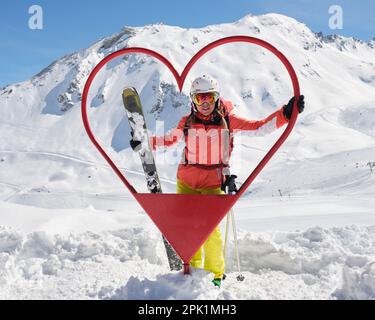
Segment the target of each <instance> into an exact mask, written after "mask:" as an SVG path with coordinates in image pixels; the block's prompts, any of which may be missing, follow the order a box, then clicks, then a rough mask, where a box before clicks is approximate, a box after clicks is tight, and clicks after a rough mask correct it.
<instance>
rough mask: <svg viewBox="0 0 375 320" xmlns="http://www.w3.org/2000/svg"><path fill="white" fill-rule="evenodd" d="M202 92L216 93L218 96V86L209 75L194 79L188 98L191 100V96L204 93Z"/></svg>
mask: <svg viewBox="0 0 375 320" xmlns="http://www.w3.org/2000/svg"><path fill="white" fill-rule="evenodd" d="M204 92H217V93H218V94H220V91H219V86H218V84H217V81H216V80H215V79H214V78H212V77H211V76H209V75H206V74H204V75H203V76H201V77H198V78H196V79H195V80H194V81H193V82H192V84H191V88H190V97H191V98H192V97H193V95H195V94H197V93H204Z"/></svg>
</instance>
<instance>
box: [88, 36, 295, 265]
mask: <svg viewBox="0 0 375 320" xmlns="http://www.w3.org/2000/svg"><path fill="white" fill-rule="evenodd" d="M233 42H247V43H251V44H256V45H259V46H261V47H263V48H265V49H267V50H269V51H271V52H272V53H273V54H274V55H276V56H277V57H278V58H279V59H280V61H281V62H282V63H283V65H284V66H285V67H286V69H287V71H288V73H289V76H290V78H291V80H292V84H293V90H294V96H295V97H296V100H295V103H294V106H293V112H292V116H291V119H290V120H289V123H288V125H287V127H286V128H285V130H284V132H283V133H282V135H281V136H280V138H279V139H278V140H277V141H276V143H275V144H274V145H273V146H272V148H271V149H270V150H269V151H268V153H267V154H266V155H265V156H264V158H263V159H262V160H261V161H260V163H259V164H258V166H257V167H256V168H255V169H254V170H253V172H252V173H251V174H250V175H249V177H248V178H247V179H246V180H245V182H244V183H243V184H242V186H241V188H240V189H239V191H238V193H237V194H235V195H187V194H150V193H138V192H137V191H136V190H135V189H134V187H133V186H132V185H130V183H129V182H128V180H127V179H126V178H125V177H124V175H123V174H122V173H121V171H120V170H119V169H118V168H117V166H116V165H115V164H114V163H113V161H112V160H111V158H110V157H109V156H108V155H107V153H106V152H105V151H104V149H103V148H102V147H101V146H100V145H99V143H98V142H97V141H96V139H95V137H94V135H93V133H92V131H91V129H90V124H89V121H88V117H87V110H86V105H87V97H88V93H89V89H90V86H91V84H92V82H93V80H94V78H95V76H96V74H97V73H98V72H99V71H100V70H101V68H102V67H103V66H104V65H105V64H107V63H108V62H109V61H111V60H113V59H115V58H117V57H118V56H121V55H125V54H131V53H142V54H146V55H149V56H152V57H154V58H156V59H158V60H159V61H161V62H162V63H163V64H164V65H166V66H167V67H168V69H169V70H170V71H171V72H172V74H173V76H174V77H175V79H176V81H177V84H178V88H179V90H180V91H182V88H183V85H184V82H185V79H186V76H187V74H188V73H189V71H190V69H191V68H192V67H193V65H194V64H195V63H196V62H197V61H198V60H199V59H200V58H201V57H202V56H203V55H204V54H205V53H207V52H208V51H210V50H212V49H214V48H216V47H218V46H221V45H223V44H227V43H233ZM299 96H300V89H299V83H298V79H297V75H296V73H295V71H294V69H293V67H292V65H291V64H290V62H289V61H288V59H287V58H286V57H285V56H284V55H283V54H282V53H281V52H280V51H279V50H277V49H276V48H275V47H273V46H272V45H271V44H269V43H268V42H266V41H264V40H261V39H258V38H254V37H248V36H233V37H227V38H223V39H220V40H217V41H215V42H212V43H210V44H209V45H207V46H206V47H204V48H203V49H201V50H200V51H199V52H198V53H197V54H196V55H195V56H194V57H193V58H192V59H191V60H190V61H189V63H188V64H187V65H186V67H185V69H184V70H183V72H182V73H181V74H179V73H178V72H177V71H176V69H175V68H174V67H173V65H172V64H171V63H170V62H169V61H168V60H167V59H166V58H165V57H163V56H162V55H160V54H159V53H157V52H155V51H152V50H149V49H145V48H139V47H133V48H125V49H122V50H119V51H116V52H114V53H112V54H110V55H108V56H107V57H105V58H104V59H103V60H102V61H100V62H99V64H98V65H97V66H96V67H95V68H94V69H93V71H92V72H91V74H90V75H89V77H88V79H87V82H86V84H85V87H84V90H83V94H82V103H81V108H82V110H81V111H82V119H83V123H84V126H85V129H86V132H87V134H88V136H89V138H90V140H91V141H92V143H93V144H94V145H95V146H96V148H97V149H98V150H99V152H100V153H101V154H102V156H103V157H104V158H105V159H106V161H107V162H108V163H109V165H110V166H111V168H112V169H113V170H114V171H115V173H116V174H117V176H118V177H119V178H120V179H121V181H122V182H123V183H124V184H125V186H126V187H127V188H128V189H129V191H130V192H131V193H132V195H133V196H134V197H135V198H136V200H137V201H138V202H139V204H140V205H141V206H142V207H143V209H144V210H145V211H146V212H147V214H148V215H149V216H150V218H151V219H152V220H153V222H154V223H155V224H156V226H157V227H158V228H159V230H160V231H161V232H162V234H163V235H164V236H165V238H166V239H167V240H168V241H169V242H170V244H171V245H172V246H173V248H174V249H175V250H176V252H177V253H178V254H179V256H180V257H181V259H182V260H183V262H184V265H185V270H186V267H187V266H188V263H189V261H190V259H191V258H192V256H193V255H194V253H195V252H196V251H197V250H198V249H199V248H200V247H201V245H202V244H203V243H204V241H205V240H206V239H207V237H208V236H209V235H210V233H211V232H212V231H213V229H214V228H215V227H216V226H217V225H218V224H219V223H220V221H221V220H222V219H223V217H224V216H225V215H226V214H227V213H228V211H229V210H230V209H231V208H232V206H233V205H234V203H235V202H236V201H237V200H238V199H239V198H240V197H241V195H242V194H243V193H244V192H245V190H246V189H247V188H248V187H249V185H250V184H251V183H252V182H253V181H254V179H255V177H256V176H257V175H258V174H259V173H260V171H261V170H262V169H263V168H264V166H265V165H266V164H267V163H268V161H269V160H270V159H271V158H272V156H273V155H274V154H275V153H276V151H277V150H278V149H279V148H280V146H281V145H282V144H283V143H284V141H285V140H286V138H287V137H288V136H289V134H290V132H291V131H292V129H293V127H294V124H295V122H296V120H297V114H298V112H297V101H298V99H299ZM156 203H157V205H155V204H156Z"/></svg>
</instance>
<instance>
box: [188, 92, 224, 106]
mask: <svg viewBox="0 0 375 320" xmlns="http://www.w3.org/2000/svg"><path fill="white" fill-rule="evenodd" d="M217 99H219V94H218V93H217V92H214V91H213V92H203V93H196V94H194V95H193V99H192V100H193V102H194V103H195V104H196V105H198V106H200V105H202V104H203V103H205V102H207V103H209V104H213V103H215V102H216V101H217Z"/></svg>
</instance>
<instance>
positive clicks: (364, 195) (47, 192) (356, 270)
mask: <svg viewBox="0 0 375 320" xmlns="http://www.w3.org/2000/svg"><path fill="white" fill-rule="evenodd" d="M231 35H248V36H255V37H259V38H262V39H264V40H266V41H269V42H271V43H272V44H273V45H275V46H276V47H277V48H279V49H280V50H281V51H282V52H283V53H284V54H285V55H286V56H287V57H288V59H289V60H290V61H291V63H292V65H293V66H294V67H295V68H296V70H297V74H298V77H299V80H300V82H301V89H302V93H303V94H304V95H305V96H306V109H305V112H304V113H303V114H301V115H300V116H299V118H298V120H297V124H296V127H295V129H294V130H293V132H292V134H291V136H290V137H289V139H288V140H287V142H286V143H285V144H284V145H283V146H282V148H281V149H280V151H279V152H278V153H277V154H276V155H275V157H274V158H273V159H272V160H271V161H270V163H269V164H268V165H267V166H266V168H265V169H264V170H263V171H262V172H261V174H260V175H259V176H258V177H257V178H256V180H255V181H254V183H253V184H252V185H251V186H250V188H249V189H248V190H247V191H246V193H245V195H244V196H243V197H242V198H241V200H240V201H239V202H238V203H237V204H236V205H235V207H234V210H235V217H236V222H237V227H238V231H239V250H240V255H241V268H242V271H243V274H244V276H245V280H244V282H238V281H236V276H237V272H236V265H235V260H234V249H233V240H232V237H230V242H229V249H228V259H227V279H226V280H225V281H223V283H222V286H221V288H220V289H219V288H216V287H214V286H213V285H212V284H211V279H212V276H211V275H210V274H207V273H206V272H205V271H204V270H192V275H191V276H184V275H182V274H181V273H176V272H169V271H168V263H167V260H166V257H165V252H164V246H163V243H162V240H161V236H160V234H159V232H158V230H157V229H156V228H155V226H154V225H153V224H152V223H151V221H150V219H149V218H148V216H147V215H146V214H145V212H144V211H143V210H142V209H141V207H140V206H139V205H138V204H137V203H136V202H135V200H134V199H133V198H132V196H131V195H130V193H129V192H128V191H127V190H126V189H125V188H124V186H123V185H122V183H121V181H120V180H119V179H118V178H117V176H116V175H115V174H114V173H113V172H112V170H111V169H110V168H109V166H108V165H107V164H106V163H105V161H104V159H102V158H101V156H100V155H99V153H98V152H97V150H96V149H95V148H94V147H93V146H92V145H91V142H90V141H89V139H88V137H87V135H86V133H85V131H84V129H83V125H82V120H81V115H80V95H81V93H82V89H83V86H84V84H85V81H86V79H87V77H88V75H89V73H90V71H91V70H92V69H93V68H94V66H95V65H96V64H97V63H98V62H99V61H100V60H101V59H102V58H103V57H104V56H106V55H108V54H110V53H112V52H114V51H116V50H119V49H121V48H125V47H130V46H143V47H147V48H150V49H152V50H156V51H158V52H160V53H162V54H164V55H165V56H166V57H167V58H168V59H169V60H170V61H171V62H172V63H173V64H174V65H175V66H176V68H177V69H178V70H182V69H183V67H184V66H185V64H186V63H187V62H188V61H189V59H190V58H191V57H192V55H193V54H195V53H196V52H197V51H198V50H199V49H201V48H202V47H203V46H205V45H206V44H208V43H210V42H212V41H214V40H217V39H219V38H223V37H226V36H231ZM374 46H375V42H374V40H372V41H369V42H363V41H360V40H356V39H353V38H345V37H341V36H323V35H322V34H317V33H314V32H312V31H311V30H309V29H308V28H307V27H306V26H305V25H304V24H302V23H300V22H298V21H296V20H294V19H292V18H289V17H286V16H282V15H277V14H267V15H263V16H251V15H249V16H246V17H244V18H243V19H241V20H239V21H236V22H234V23H229V24H221V25H213V26H207V27H205V28H201V29H183V28H179V27H174V26H166V25H148V26H144V27H124V28H123V30H121V31H120V32H119V33H117V34H114V35H112V36H110V37H107V38H104V39H100V40H98V41H97V42H95V43H94V44H93V45H92V46H90V47H89V48H86V49H82V50H81V51H80V52H77V53H73V54H71V55H67V56H65V57H63V58H61V59H59V60H57V61H55V62H54V63H52V64H51V65H50V66H48V67H47V68H46V69H45V70H42V71H41V72H40V73H39V74H38V75H35V76H34V77H33V78H32V79H30V80H28V81H25V82H22V83H18V84H11V85H9V86H7V87H5V88H2V89H0V106H1V107H0V136H1V139H0V299H375V267H374V264H373V262H374V261H375V249H374V248H375V210H374V208H375V200H374V194H375V168H374V167H373V165H372V164H373V163H374V165H375V121H374V118H375V90H374V87H375V58H374V57H375V54H374V53H375V48H374ZM244 61H245V62H246V63H245V67H244ZM203 72H207V73H210V74H212V75H213V76H214V77H216V78H217V79H218V81H219V83H220V84H221V87H222V92H223V96H224V97H225V98H226V99H229V100H231V101H233V102H234V104H235V110H236V112H237V113H238V114H240V115H242V116H244V117H248V118H251V119H259V118H262V117H264V116H266V115H268V114H269V113H271V112H273V111H274V110H276V109H277V108H278V107H280V106H281V105H282V104H283V103H286V102H287V101H288V100H289V98H290V97H291V95H292V90H291V84H290V80H289V79H288V76H287V74H286V72H285V70H284V69H283V68H282V66H280V63H279V62H278V61H277V60H276V59H275V58H274V57H273V56H272V55H271V54H269V53H266V52H263V51H262V50H261V49H259V48H256V47H251V46H248V45H244V44H233V45H228V46H226V47H222V48H218V49H217V50H215V51H212V52H210V53H209V54H207V56H205V57H204V58H202V60H201V61H199V62H198V63H197V65H196V66H195V67H194V68H193V69H192V72H191V74H189V76H188V78H187V82H186V85H185V86H184V89H183V92H182V93H179V92H178V89H177V87H176V84H175V82H174V80H173V78H172V76H171V75H170V74H169V73H168V72H167V71H166V69H165V68H164V67H163V66H161V65H159V64H158V63H156V62H155V61H154V60H153V59H151V58H148V57H144V56H136V55H131V56H129V57H120V58H118V59H116V60H114V61H112V62H111V63H110V64H109V65H108V66H106V68H104V69H103V71H102V72H100V73H99V75H98V77H97V79H95V81H94V83H93V87H92V89H91V90H90V97H89V98H90V107H89V108H88V109H89V110H88V111H89V117H90V122H91V126H92V129H93V131H94V133H95V135H96V136H97V137H98V140H99V141H100V143H101V144H102V145H103V146H104V147H105V149H106V150H107V151H108V153H109V154H110V156H111V157H112V159H113V160H114V161H115V163H116V164H117V165H118V166H119V168H120V169H121V171H122V172H123V173H124V174H125V175H126V177H127V178H128V179H129V181H130V182H131V183H132V184H133V185H134V186H135V188H136V189H137V190H138V191H140V192H146V191H147V188H146V184H145V181H144V175H143V173H142V169H141V164H140V162H139V160H138V156H137V155H134V154H133V152H132V151H131V150H130V148H129V143H128V141H129V139H130V134H129V127H128V124H127V120H126V119H125V118H124V111H123V107H122V102H121V92H122V89H123V87H125V86H128V85H131V86H135V87H136V88H137V90H138V91H139V92H140V95H141V99H142V102H143V104H144V106H145V109H146V112H145V114H146V118H147V119H146V120H147V125H148V127H149V128H150V130H151V132H152V133H159V134H160V133H163V132H164V131H167V130H169V129H171V128H173V126H175V125H176V124H177V122H178V120H179V119H180V117H181V116H182V115H184V114H186V113H187V112H189V103H188V87H189V84H190V82H189V81H191V80H192V79H193V78H194V77H195V76H197V75H199V74H200V73H203ZM229 84H230V85H229ZM161 120H164V122H162V123H161ZM280 133H281V132H275V133H274V134H271V135H270V136H267V137H251V136H247V135H241V136H237V137H236V138H235V149H234V154H233V157H232V160H231V167H232V171H233V173H236V174H237V175H238V176H239V179H238V181H239V183H241V182H243V181H244V180H245V179H246V177H247V176H248V174H249V173H250V171H251V170H252V169H253V168H254V167H255V166H256V164H257V163H258V162H259V161H260V159H262V157H264V155H265V154H266V152H267V150H268V149H269V148H270V147H271V146H272V145H273V143H274V142H275V140H276V139H277V137H278V136H279V135H280ZM182 147H183V146H182V145H181V144H180V145H178V146H176V147H175V148H172V149H168V150H159V151H158V152H157V153H156V159H157V167H158V171H159V175H160V177H161V183H162V188H163V191H164V192H168V193H174V190H175V183H176V181H175V175H176V169H177V165H178V161H179V159H180V151H181V148H182ZM221 228H222V229H223V230H224V228H225V220H224V221H223V222H222V223H221Z"/></svg>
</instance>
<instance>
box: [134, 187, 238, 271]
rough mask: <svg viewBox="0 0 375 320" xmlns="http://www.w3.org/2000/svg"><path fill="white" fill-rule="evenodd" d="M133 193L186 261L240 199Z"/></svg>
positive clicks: (232, 197) (187, 261) (228, 196)
mask: <svg viewBox="0 0 375 320" xmlns="http://www.w3.org/2000/svg"><path fill="white" fill-rule="evenodd" d="M134 196H135V198H136V199H137V201H138V202H139V204H140V205H141V206H142V207H143V209H144V210H145V211H146V212H147V214H148V215H149V216H150V218H151V219H152V221H153V222H154V223H155V225H156V226H157V227H158V229H159V230H160V231H161V233H162V234H163V235H164V237H165V238H166V239H167V240H168V242H169V243H170V244H171V246H172V247H173V248H174V249H175V251H176V252H177V254H178V255H179V256H180V258H181V259H182V261H183V262H184V263H185V264H187V263H189V262H190V260H191V258H192V257H193V255H194V254H195V252H197V251H198V249H199V248H200V247H201V246H202V245H203V243H204V242H205V240H206V239H207V238H208V236H209V235H210V234H211V232H212V231H213V230H214V228H215V227H216V226H217V225H218V224H219V223H220V221H221V220H222V219H223V218H224V216H225V215H226V214H227V213H228V211H229V210H230V209H231V208H232V206H233V204H234V203H235V202H236V200H237V197H236V196H232V195H196V194H194V195H193V194H149V193H137V194H134Z"/></svg>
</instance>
